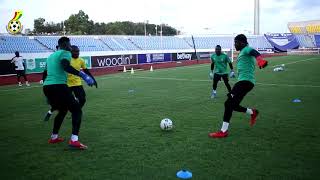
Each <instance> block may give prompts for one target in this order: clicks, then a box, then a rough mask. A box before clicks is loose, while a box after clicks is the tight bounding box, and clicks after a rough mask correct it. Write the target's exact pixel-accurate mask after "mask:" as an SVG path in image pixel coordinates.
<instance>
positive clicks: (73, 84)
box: [44, 46, 98, 121]
mask: <svg viewBox="0 0 320 180" xmlns="http://www.w3.org/2000/svg"><path fill="white" fill-rule="evenodd" d="M79 52H80V50H79V48H78V47H77V46H71V54H72V59H71V62H70V65H71V66H72V67H73V68H75V69H76V70H78V71H80V70H82V71H83V72H85V73H86V74H87V75H89V76H90V77H91V78H92V79H93V80H94V85H95V86H96V87H98V84H97V81H96V80H95V78H94V77H93V76H92V75H91V73H90V71H89V70H88V69H87V67H86V63H85V61H84V60H83V59H82V58H80V57H79ZM67 85H68V87H69V89H70V90H71V92H72V93H73V94H74V97H75V98H76V100H77V101H78V102H79V104H80V107H81V108H82V107H83V106H84V104H85V102H86V93H85V91H84V89H83V86H82V81H81V78H80V77H79V76H75V75H73V74H68V77H67ZM53 111H54V109H52V108H51V109H50V110H49V111H48V112H47V114H46V116H45V118H44V121H48V120H49V119H50V117H51V115H52V113H53Z"/></svg>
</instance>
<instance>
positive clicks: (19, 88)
mask: <svg viewBox="0 0 320 180" xmlns="http://www.w3.org/2000/svg"><path fill="white" fill-rule="evenodd" d="M39 87H42V85H41V86H39V85H32V86H29V87H17V88H12V89H0V92H7V91H15V90H25V89H33V88H39Z"/></svg>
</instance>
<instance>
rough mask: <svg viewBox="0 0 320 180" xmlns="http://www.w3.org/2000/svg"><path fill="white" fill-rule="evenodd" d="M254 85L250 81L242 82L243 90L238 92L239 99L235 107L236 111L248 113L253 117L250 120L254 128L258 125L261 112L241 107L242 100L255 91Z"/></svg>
mask: <svg viewBox="0 0 320 180" xmlns="http://www.w3.org/2000/svg"><path fill="white" fill-rule="evenodd" d="M253 87H254V84H253V83H251V82H249V81H241V90H238V91H239V92H238V93H237V94H239V95H238V97H239V98H236V100H235V104H234V107H233V110H234V111H237V112H242V113H247V114H249V115H250V116H251V118H250V125H251V126H253V125H254V124H255V123H256V120H257V116H258V114H259V111H258V110H257V109H254V108H253V109H252V108H249V107H247V108H245V107H243V106H241V105H240V103H241V101H242V99H243V98H244V97H245V96H246V95H247V94H248V93H249V92H250V91H251V90H252V89H253Z"/></svg>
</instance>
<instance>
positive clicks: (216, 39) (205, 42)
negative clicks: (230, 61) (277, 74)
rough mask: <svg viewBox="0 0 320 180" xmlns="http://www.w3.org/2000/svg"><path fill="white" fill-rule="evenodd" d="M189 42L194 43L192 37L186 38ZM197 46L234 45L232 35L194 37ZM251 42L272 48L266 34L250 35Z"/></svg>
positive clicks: (253, 45)
mask: <svg viewBox="0 0 320 180" xmlns="http://www.w3.org/2000/svg"><path fill="white" fill-rule="evenodd" d="M184 39H185V40H186V41H187V42H188V44H190V45H192V44H193V43H192V38H191V37H185V38H184ZM194 41H195V44H196V48H198V49H214V48H215V47H216V45H217V44H219V45H221V46H222V47H223V48H232V47H233V37H232V36H212V37H194ZM248 42H249V44H250V45H251V46H252V47H254V48H256V49H258V48H259V49H264V48H272V46H271V45H270V43H269V42H268V41H267V39H266V38H265V37H264V36H248Z"/></svg>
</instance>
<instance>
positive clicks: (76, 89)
mask: <svg viewBox="0 0 320 180" xmlns="http://www.w3.org/2000/svg"><path fill="white" fill-rule="evenodd" d="M69 89H70V90H71V92H73V94H74V96H75V97H76V98H77V99H84V98H85V97H86V92H85V91H84V89H83V86H71V87H69Z"/></svg>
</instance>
